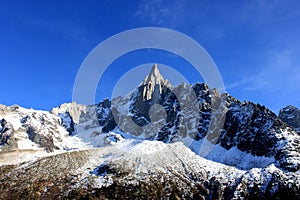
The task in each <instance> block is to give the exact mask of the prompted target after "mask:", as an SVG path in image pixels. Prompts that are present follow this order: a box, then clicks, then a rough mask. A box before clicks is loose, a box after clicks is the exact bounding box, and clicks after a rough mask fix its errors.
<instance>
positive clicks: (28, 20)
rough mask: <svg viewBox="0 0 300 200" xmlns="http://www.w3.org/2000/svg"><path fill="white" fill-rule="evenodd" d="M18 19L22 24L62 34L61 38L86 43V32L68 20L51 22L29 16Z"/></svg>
mask: <svg viewBox="0 0 300 200" xmlns="http://www.w3.org/2000/svg"><path fill="white" fill-rule="evenodd" d="M18 19H19V20H20V21H21V22H22V23H25V24H28V25H31V26H35V27H38V28H41V29H44V30H48V31H51V32H56V33H59V34H62V36H63V37H68V38H72V39H75V40H77V41H88V38H87V37H86V30H85V29H83V28H82V27H80V26H77V25H76V24H74V23H72V22H71V21H68V20H51V19H43V18H37V17H29V16H23V17H18Z"/></svg>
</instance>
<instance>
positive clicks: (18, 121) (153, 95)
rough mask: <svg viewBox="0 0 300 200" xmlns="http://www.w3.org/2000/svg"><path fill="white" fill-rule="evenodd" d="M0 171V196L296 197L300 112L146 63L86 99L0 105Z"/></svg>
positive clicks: (299, 178) (299, 170) (299, 187)
mask: <svg viewBox="0 0 300 200" xmlns="http://www.w3.org/2000/svg"><path fill="white" fill-rule="evenodd" d="M0 172H1V173H0V182H1V184H0V191H1V193H0V199H53V198H62V199H63V198H71V199H80V198H91V199H121V198H122V199H124V198H127V199H299V198H300V192H299V191H300V111H299V110H298V109H297V108H295V107H293V106H287V107H286V108H283V109H281V110H280V113H279V115H278V116H277V115H276V114H275V113H273V112H272V111H271V110H269V109H268V108H266V107H265V106H263V105H260V104H255V103H252V102H248V101H244V102H241V101H239V100H238V99H236V98H234V97H232V96H231V95H230V94H228V93H220V92H219V91H218V89H216V88H210V87H209V86H208V85H207V84H205V83H195V84H186V83H181V84H180V85H177V86H172V85H171V83H170V82H169V81H168V80H166V79H164V78H163V76H162V75H161V74H160V72H159V69H158V67H157V65H154V66H153V67H152V69H151V71H150V73H149V74H148V76H147V77H146V78H145V79H144V81H142V82H141V83H140V84H139V85H138V86H137V87H136V88H135V89H134V90H132V92H131V93H129V94H127V95H125V96H120V97H117V98H114V99H112V100H109V99H105V100H103V101H100V102H99V103H98V104H95V105H82V104H77V103H75V102H72V103H64V104H62V105H60V106H59V107H56V108H53V109H52V110H51V111H50V112H48V111H38V110H33V109H26V108H22V107H20V106H17V105H13V106H5V105H0Z"/></svg>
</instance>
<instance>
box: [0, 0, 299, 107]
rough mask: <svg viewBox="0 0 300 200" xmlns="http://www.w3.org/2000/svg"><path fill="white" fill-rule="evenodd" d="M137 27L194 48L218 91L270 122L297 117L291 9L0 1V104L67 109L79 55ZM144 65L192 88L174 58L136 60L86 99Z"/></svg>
mask: <svg viewBox="0 0 300 200" xmlns="http://www.w3.org/2000/svg"><path fill="white" fill-rule="evenodd" d="M146 26H155V27H165V28H171V29H174V30H177V31H180V32H182V33H184V34H186V35H188V36H190V37H192V38H193V39H195V40H196V41H197V42H199V43H200V44H201V45H202V46H203V47H204V48H205V49H206V50H207V52H208V53H209V54H210V56H211V57H212V58H213V60H214V61H215V63H216V65H217V66H218V68H219V70H220V73H221V75H222V77H223V80H224V83H225V86H226V91H228V92H229V93H230V94H232V95H233V96H235V97H237V98H239V99H240V100H249V101H254V102H256V103H260V104H263V105H266V106H267V107H269V108H270V109H272V110H273V111H274V112H278V110H279V109H280V108H281V107H283V106H286V105H288V104H292V105H295V106H296V107H300V92H299V90H300V55H299V52H300V51H299V50H300V39H299V35H300V3H299V1H296V0H295V1H287V0H282V1H271V0H270V1H266V0H251V1H197V0H194V1H185V0H174V1H167V0H152V1H151V0H150V1H144V0H142V1H121V0H119V1H111V0H102V1H91V0H88V1H83V0H78V1H73V0H62V1H58V0H56V1H55V0H51V1H48V0H43V1H37V0H36V1H33V0H27V1H23V0H1V1H0V82H1V91H0V103H1V104H6V105H11V104H19V105H21V106H24V107H33V108H35V109H44V110H50V109H51V108H52V107H55V106H58V105H59V104H61V103H63V102H70V101H71V100H72V88H73V83H74V80H75V77H76V73H77V70H78V69H79V67H80V65H81V63H82V61H83V60H84V58H85V57H86V56H87V55H88V53H89V52H90V51H91V50H92V49H93V48H94V47H95V46H97V45H98V44H99V43H100V42H102V41H103V40H105V39H107V38H108V37H110V36H112V35H114V34H117V33H119V32H122V31H125V30H128V29H132V28H138V27H146ZM126 56H127V57H126ZM147 62H161V63H165V64H167V65H169V66H173V67H174V68H176V69H177V70H179V71H180V72H181V73H182V74H184V75H185V76H186V78H187V79H188V80H189V81H190V82H195V81H201V78H200V77H196V76H195V77H193V75H194V74H195V73H194V72H193V71H192V70H190V68H189V67H186V66H185V63H184V61H182V60H180V59H179V58H176V56H175V57H174V56H172V55H168V54H167V53H165V52H160V51H155V50H153V51H148V50H145V51H138V52H132V53H129V54H127V55H125V56H122V57H120V59H118V60H116V61H115V62H114V63H113V64H112V65H111V66H110V67H109V68H108V70H107V72H106V73H105V74H104V75H105V76H104V77H103V79H101V81H100V84H99V88H98V93H97V95H96V98H97V99H98V100H101V99H103V98H104V97H106V96H107V97H110V95H111V88H113V85H114V84H115V83H116V81H117V80H118V78H119V77H120V76H122V74H124V73H125V72H126V71H128V70H129V69H130V68H131V67H134V66H136V65H139V64H143V63H147ZM181 66H182V67H181ZM149 67H150V66H149ZM141 81H142V80H141Z"/></svg>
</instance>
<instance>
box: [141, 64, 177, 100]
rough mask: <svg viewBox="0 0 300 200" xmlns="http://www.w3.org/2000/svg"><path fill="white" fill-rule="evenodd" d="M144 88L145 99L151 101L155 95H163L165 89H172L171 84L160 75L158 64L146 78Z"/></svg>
mask: <svg viewBox="0 0 300 200" xmlns="http://www.w3.org/2000/svg"><path fill="white" fill-rule="evenodd" d="M142 86H143V87H144V89H143V99H144V100H150V99H152V97H153V93H155V94H156V93H157V95H158V94H161V93H162V89H163V87H164V86H165V87H168V88H170V87H172V85H171V83H170V82H169V81H168V80H166V79H164V77H163V76H162V75H161V74H160V72H159V70H158V67H157V64H154V65H153V66H152V69H151V71H150V73H149V74H148V76H146V78H145V80H144V81H143V84H142Z"/></svg>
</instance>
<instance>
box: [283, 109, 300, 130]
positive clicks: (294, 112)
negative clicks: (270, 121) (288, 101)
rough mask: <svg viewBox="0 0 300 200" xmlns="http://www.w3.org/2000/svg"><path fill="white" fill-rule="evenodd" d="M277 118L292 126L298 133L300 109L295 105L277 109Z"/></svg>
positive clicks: (299, 128)
mask: <svg viewBox="0 0 300 200" xmlns="http://www.w3.org/2000/svg"><path fill="white" fill-rule="evenodd" d="M279 118H280V119H281V120H282V121H283V122H285V123H287V124H288V125H289V126H291V127H293V128H294V129H295V130H296V131H297V132H298V133H299V134H300V110H299V109H298V108H296V107H295V106H291V105H289V106H287V107H285V108H282V109H281V110H280V111H279Z"/></svg>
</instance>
